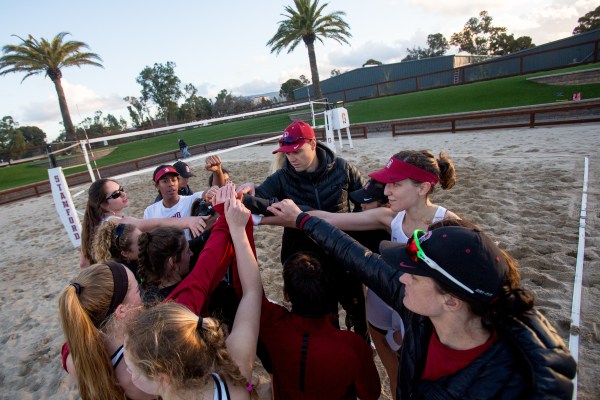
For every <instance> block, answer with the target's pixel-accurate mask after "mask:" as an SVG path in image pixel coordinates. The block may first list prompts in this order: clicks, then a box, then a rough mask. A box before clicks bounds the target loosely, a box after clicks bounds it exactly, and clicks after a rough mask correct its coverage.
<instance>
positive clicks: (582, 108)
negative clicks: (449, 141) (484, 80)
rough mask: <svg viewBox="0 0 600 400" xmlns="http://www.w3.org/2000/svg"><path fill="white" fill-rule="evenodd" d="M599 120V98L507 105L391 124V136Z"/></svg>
mask: <svg viewBox="0 0 600 400" xmlns="http://www.w3.org/2000/svg"><path fill="white" fill-rule="evenodd" d="M584 122H600V100H587V101H582V102H568V103H560V104H549V105H541V106H526V107H514V108H504V109H497V110H491V111H477V112H468V113H460V114H450V115H441V116H435V117H424V118H406V119H403V120H399V121H395V122H392V123H391V131H392V136H397V135H413V134H419V133H440V132H460V131H472V130H482V129H502V128H522V127H529V128H535V127H536V126H548V125H563V124H573V123H584Z"/></svg>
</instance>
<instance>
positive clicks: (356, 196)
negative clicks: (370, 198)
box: [350, 189, 366, 203]
mask: <svg viewBox="0 0 600 400" xmlns="http://www.w3.org/2000/svg"><path fill="white" fill-rule="evenodd" d="M365 194H366V193H365V189H358V190H355V191H353V192H350V200H352V201H353V202H355V203H366V202H365Z"/></svg>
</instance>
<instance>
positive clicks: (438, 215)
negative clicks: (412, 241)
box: [391, 206, 447, 243]
mask: <svg viewBox="0 0 600 400" xmlns="http://www.w3.org/2000/svg"><path fill="white" fill-rule="evenodd" d="M446 211H447V210H446V209H445V208H444V207H441V206H438V208H437V210H435V215H434V216H433V219H432V220H431V223H432V224H433V223H435V222H438V221H441V220H443V219H444V217H445V216H446ZM405 216H406V211H400V212H399V213H398V214H396V217H394V219H393V220H392V223H391V228H392V242H397V243H406V242H408V236H406V233H404V230H403V229H402V223H403V222H404V217H405Z"/></svg>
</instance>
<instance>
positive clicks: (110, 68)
mask: <svg viewBox="0 0 600 400" xmlns="http://www.w3.org/2000/svg"><path fill="white" fill-rule="evenodd" d="M321 2H322V3H323V2H324V0H322V1H321ZM325 2H326V0H325ZM292 3H293V2H292V1H291V0H260V1H242V0H222V1H218V2H215V1H210V2H209V1H198V0H196V1H193V0H170V1H155V0H145V1H143V2H142V1H122V0H118V1H115V0H105V1H103V2H86V1H81V0H78V1H73V0H56V1H52V2H51V1H46V0H28V1H14V0H0V10H1V11H2V15H3V18H2V23H1V24H0V46H4V45H6V44H18V43H19V40H18V39H17V38H15V37H13V36H11V35H18V36H21V37H26V36H27V35H29V34H31V35H33V36H34V37H37V38H40V37H43V38H46V39H51V38H53V37H54V36H55V35H56V34H58V33H59V32H69V33H71V34H72V36H68V37H67V38H70V39H72V40H79V41H83V42H85V43H87V44H88V45H89V46H90V48H91V51H92V52H95V53H97V54H98V55H100V57H102V59H103V65H104V68H103V69H102V68H97V67H84V68H82V69H79V68H69V69H65V70H63V86H64V89H65V93H66V96H67V101H68V103H69V107H70V110H71V115H72V118H73V122H74V123H75V124H78V123H79V122H81V121H82V120H83V119H84V118H86V117H88V116H93V114H94V112H95V111H97V110H101V111H103V112H104V115H106V113H112V114H113V115H115V116H116V117H117V118H118V117H119V116H123V117H127V115H128V113H127V109H126V106H127V103H126V102H124V101H123V100H122V99H123V97H125V96H136V97H139V95H140V88H141V87H140V86H139V85H138V84H137V83H136V82H135V79H136V77H137V76H138V75H139V73H140V72H141V71H142V69H144V67H146V66H152V65H153V64H154V63H166V62H167V61H173V62H175V63H176V68H175V73H176V74H177V76H178V77H179V78H180V79H181V81H182V83H183V84H187V83H192V84H194V85H195V86H196V87H197V88H198V89H199V94H200V95H203V96H205V97H207V98H214V97H215V95H216V94H217V93H218V92H219V91H220V90H221V89H227V90H228V91H230V92H232V93H233V94H234V95H252V94H260V93H265V92H274V91H278V90H279V88H280V86H281V84H282V83H283V82H285V81H286V80H288V79H289V78H297V77H298V76H300V75H301V74H304V75H306V76H307V77H309V78H310V69H309V66H308V57H307V54H306V49H305V47H304V46H302V45H299V46H298V47H297V48H296V50H295V51H294V52H293V53H290V54H288V53H286V52H285V51H283V52H282V53H280V54H279V56H276V55H275V54H271V53H270V50H269V49H268V48H267V47H266V45H265V44H266V43H267V41H268V40H269V39H270V38H271V37H272V36H273V34H274V33H275V32H276V29H277V22H278V21H280V20H281V19H282V16H281V13H282V12H283V8H284V6H285V5H288V4H292ZM328 3H329V6H328V7H327V8H326V10H329V11H330V12H331V11H344V12H345V13H346V17H345V19H346V21H347V22H348V24H349V25H350V30H351V33H352V38H351V39H350V40H349V41H350V46H348V45H340V44H338V43H337V42H335V41H331V40H325V43H324V44H320V43H318V44H317V45H316V53H317V61H318V63H319V72H320V75H321V79H325V78H327V77H329V76H330V72H331V70H332V69H334V68H335V69H340V70H341V71H346V70H350V69H354V68H358V67H360V66H361V65H362V64H363V63H364V62H365V61H366V60H368V59H370V58H373V59H376V60H379V61H382V62H384V63H391V62H398V61H400V60H401V59H402V58H403V57H404V56H405V55H406V48H407V47H410V48H412V47H414V46H422V47H424V46H425V43H426V38H427V35H428V34H431V33H437V32H441V33H442V34H444V36H445V37H446V38H447V39H449V38H450V35H451V34H452V33H454V32H458V31H460V30H461V29H462V27H463V25H464V24H465V22H466V21H467V20H468V19H469V18H470V17H473V16H477V15H478V14H479V12H480V11H482V10H487V11H488V12H489V14H490V15H491V16H492V17H493V18H494V21H493V23H494V25H496V26H505V27H507V28H508V32H509V33H514V34H515V36H522V35H528V36H531V37H532V38H533V41H534V43H535V44H538V45H539V44H543V43H547V42H549V41H552V40H556V39H560V38H564V37H567V36H570V35H571V32H572V31H573V28H574V27H575V26H576V25H577V19H578V18H579V17H581V16H582V15H584V14H585V13H587V12H588V11H591V10H593V9H594V8H595V7H596V6H597V2H596V1H592V0H527V1H523V0H503V1H487V0H473V1H466V0H454V1H439V0H369V1H364V0H329V1H328ZM23 76H24V75H23V74H9V75H5V76H0V118H1V117H2V116H5V115H10V116H12V117H13V118H14V119H15V120H16V121H17V122H18V123H19V124H20V125H36V126H39V127H40V128H42V129H43V130H44V131H45V132H46V133H47V135H48V138H49V139H50V140H52V139H54V138H55V137H56V136H58V134H59V132H60V131H61V129H62V125H60V124H59V122H60V121H61V117H60V112H59V108H58V100H57V97H56V92H55V90H54V85H53V84H52V82H51V81H50V80H49V79H48V78H46V77H44V76H32V77H29V78H27V79H26V80H25V81H23V82H21V80H22V79H23Z"/></svg>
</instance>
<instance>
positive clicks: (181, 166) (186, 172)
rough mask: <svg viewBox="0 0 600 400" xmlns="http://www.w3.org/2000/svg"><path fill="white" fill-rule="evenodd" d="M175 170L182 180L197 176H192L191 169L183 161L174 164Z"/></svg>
mask: <svg viewBox="0 0 600 400" xmlns="http://www.w3.org/2000/svg"><path fill="white" fill-rule="evenodd" d="M173 168H175V169H176V170H177V172H179V176H181V177H182V178H190V177H192V176H196V175H194V174H192V172H191V171H190V167H189V166H188V165H187V164H186V163H184V162H183V161H177V162H176V163H175V164H173Z"/></svg>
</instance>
